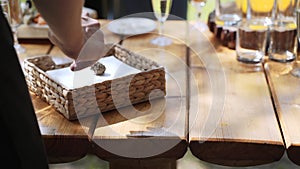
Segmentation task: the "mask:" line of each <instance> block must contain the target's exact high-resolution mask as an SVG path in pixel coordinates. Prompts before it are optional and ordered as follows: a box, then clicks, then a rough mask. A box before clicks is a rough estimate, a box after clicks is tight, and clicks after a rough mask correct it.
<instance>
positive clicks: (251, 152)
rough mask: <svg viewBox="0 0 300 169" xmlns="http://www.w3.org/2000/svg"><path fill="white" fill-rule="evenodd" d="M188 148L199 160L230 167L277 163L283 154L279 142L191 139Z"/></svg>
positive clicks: (281, 145)
mask: <svg viewBox="0 0 300 169" xmlns="http://www.w3.org/2000/svg"><path fill="white" fill-rule="evenodd" d="M189 148H190V150H191V152H192V154H193V155H194V156H195V157H197V158H198V159H200V160H203V161H206V162H209V163H213V164H218V165H223V166H232V167H237V166H239V167H246V166H256V165H262V164H269V163H272V162H275V161H279V160H280V159H281V158H282V156H283V155H284V152H285V146H284V144H283V143H281V142H276V141H263V140H256V141H255V140H241V139H207V140H196V139H192V140H191V141H190V143H189ZM233 152H234V153H233Z"/></svg>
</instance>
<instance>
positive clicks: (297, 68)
mask: <svg viewBox="0 0 300 169" xmlns="http://www.w3.org/2000/svg"><path fill="white" fill-rule="evenodd" d="M296 21H297V40H298V43H299V42H300V0H298V1H297V5H296ZM298 57H299V54H298V55H297V57H296V60H295V61H294V63H293V68H292V70H291V74H292V75H294V76H295V77H300V65H299V63H298V61H297V60H298V59H299V58H298Z"/></svg>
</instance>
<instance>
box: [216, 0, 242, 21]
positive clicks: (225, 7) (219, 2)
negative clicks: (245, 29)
mask: <svg viewBox="0 0 300 169" xmlns="http://www.w3.org/2000/svg"><path fill="white" fill-rule="evenodd" d="M237 2H239V0H238V1H236V0H226V1H224V0H216V8H215V12H216V19H215V21H216V24H217V25H219V26H235V25H237V24H238V23H239V22H240V21H241V20H242V17H243V14H242V11H241V9H240V6H238V5H239V4H237Z"/></svg>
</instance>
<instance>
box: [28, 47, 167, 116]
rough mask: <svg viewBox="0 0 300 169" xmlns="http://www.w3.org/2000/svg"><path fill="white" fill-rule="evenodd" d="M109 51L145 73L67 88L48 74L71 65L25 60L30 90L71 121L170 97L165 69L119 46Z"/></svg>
mask: <svg viewBox="0 0 300 169" xmlns="http://www.w3.org/2000/svg"><path fill="white" fill-rule="evenodd" d="M109 48H110V50H108V51H109V52H108V53H107V56H111V55H113V56H115V57H116V58H117V59H119V60H120V61H122V62H124V63H126V64H128V65H130V66H132V67H134V68H136V69H139V70H141V73H137V74H134V75H128V76H125V77H121V78H117V79H113V80H107V81H104V82H101V83H96V84H93V85H91V86H84V87H81V88H76V89H67V88H64V87H63V86H61V85H60V84H59V83H58V82H56V81H54V80H53V79H51V78H49V76H48V75H47V74H46V71H48V70H54V69H61V68H64V67H68V66H69V65H70V64H71V63H67V64H63V65H56V64H55V62H54V61H53V60H52V57H51V56H48V55H47V56H37V57H33V58H29V59H26V60H25V61H24V70H25V75H26V81H27V84H28V87H29V89H30V90H31V91H32V92H33V93H35V94H36V95H38V96H39V97H40V98H41V99H43V100H44V101H46V102H47V103H49V104H50V105H51V106H53V107H54V108H55V109H56V110H57V111H58V112H60V113H61V114H63V115H64V116H65V117H66V118H67V119H69V120H76V119H78V118H81V117H86V116H90V115H94V114H97V113H99V112H106V111H109V110H113V109H116V108H120V107H124V106H128V105H132V104H136V103H140V102H143V101H148V100H149V98H150V99H154V98H159V97H164V96H165V95H166V89H165V87H166V80H165V70H164V68H163V67H162V66H160V65H158V64H157V63H156V62H154V61H152V60H149V59H147V58H145V57H143V56H141V55H138V54H136V53H134V52H131V51H129V50H127V49H125V48H123V47H121V46H119V45H109ZM106 66H109V65H106ZM149 96H151V97H149Z"/></svg>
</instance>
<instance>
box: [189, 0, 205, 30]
mask: <svg viewBox="0 0 300 169" xmlns="http://www.w3.org/2000/svg"><path fill="white" fill-rule="evenodd" d="M189 1H190V4H191V5H192V6H193V7H194V8H195V9H196V11H197V20H196V25H195V27H196V28H198V29H200V30H205V28H206V27H207V25H206V24H205V23H203V22H201V14H202V9H203V7H204V6H205V5H206V1H207V0H189Z"/></svg>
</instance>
